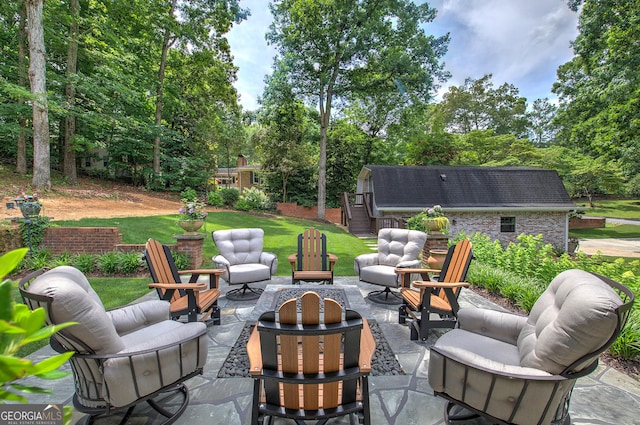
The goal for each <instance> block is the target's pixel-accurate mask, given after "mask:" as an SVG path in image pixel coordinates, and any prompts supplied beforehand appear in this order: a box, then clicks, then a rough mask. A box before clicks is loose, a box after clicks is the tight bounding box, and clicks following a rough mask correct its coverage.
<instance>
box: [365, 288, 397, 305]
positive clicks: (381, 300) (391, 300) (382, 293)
mask: <svg viewBox="0 0 640 425" xmlns="http://www.w3.org/2000/svg"><path fill="white" fill-rule="evenodd" d="M367 298H368V299H370V300H371V301H373V302H374V303H378V304H400V303H401V302H402V297H401V296H400V293H398V292H396V291H392V290H391V288H389V287H388V286H386V287H385V288H384V289H382V290H379V291H371V292H369V294H367Z"/></svg>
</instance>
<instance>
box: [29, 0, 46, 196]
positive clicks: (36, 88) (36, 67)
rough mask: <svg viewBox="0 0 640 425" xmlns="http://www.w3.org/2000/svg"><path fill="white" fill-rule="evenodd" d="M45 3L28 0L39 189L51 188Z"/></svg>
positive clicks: (35, 172)
mask: <svg viewBox="0 0 640 425" xmlns="http://www.w3.org/2000/svg"><path fill="white" fill-rule="evenodd" d="M43 1H44V0H26V2H27V33H28V34H29V82H30V84H31V93H32V94H33V95H34V99H33V181H32V184H33V186H34V188H35V189H37V190H42V189H50V188H51V167H50V163H51V158H50V155H49V115H48V103H47V75H46V54H45V45H44V24H43V21H42V5H43Z"/></svg>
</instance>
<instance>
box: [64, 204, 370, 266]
mask: <svg viewBox="0 0 640 425" xmlns="http://www.w3.org/2000/svg"><path fill="white" fill-rule="evenodd" d="M177 219H178V215H168V216H155V217H129V218H111V219H98V218H93V219H81V220H77V221H56V222H54V223H53V224H54V225H57V226H63V227H74V226H79V227H118V228H119V229H120V232H121V233H122V242H123V243H133V244H139V243H145V242H146V241H147V239H148V238H154V239H157V240H159V241H160V242H162V243H166V244H169V243H174V242H175V239H174V238H173V236H175V235H178V234H181V233H182V229H180V228H179V227H178V225H177V224H176V222H177ZM312 226H313V227H315V228H317V229H319V230H320V231H321V232H323V233H325V234H326V235H327V249H328V251H329V252H331V253H333V254H335V255H337V256H338V262H337V264H336V269H335V273H336V275H337V276H354V275H355V272H354V270H353V260H354V258H355V257H356V256H357V255H359V254H363V253H367V252H371V250H370V249H369V248H368V247H367V246H366V245H365V241H364V240H361V239H359V238H357V237H355V236H353V235H351V234H350V233H347V232H346V231H344V230H343V229H342V228H340V227H338V226H336V225H335V224H331V223H320V222H317V221H312V220H302V219H296V218H291V217H281V216H273V215H266V214H252V213H244V212H239V211H223V212H212V213H209V217H208V218H207V221H206V222H205V226H204V227H203V228H202V229H201V231H202V232H203V234H205V235H206V236H205V239H204V246H203V253H204V258H205V264H204V265H203V267H213V262H212V261H211V258H212V257H213V256H214V255H216V254H217V253H218V252H217V249H216V248H215V245H214V243H213V240H212V238H211V232H212V231H214V230H220V229H234V228H242V227H259V228H262V229H263V230H264V233H265V240H264V251H268V252H273V253H274V254H276V255H277V256H278V272H277V275H279V276H286V275H290V274H291V267H290V266H289V263H288V262H287V257H288V256H289V254H292V253H294V252H296V251H297V244H298V234H300V233H302V232H303V231H304V229H306V228H308V227H312Z"/></svg>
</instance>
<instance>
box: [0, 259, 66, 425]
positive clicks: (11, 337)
mask: <svg viewBox="0 0 640 425" xmlns="http://www.w3.org/2000/svg"><path fill="white" fill-rule="evenodd" d="M27 252H28V249H26V248H23V249H18V250H15V251H10V252H8V253H6V254H4V255H3V256H2V257H0V279H4V277H5V276H7V275H8V274H9V273H10V272H11V271H12V270H14V269H15V268H16V266H17V265H18V264H19V263H20V261H21V260H22V258H23V257H24V256H25V254H26V253H27ZM11 290H12V283H11V281H10V280H9V279H6V280H4V281H2V283H0V382H1V383H2V388H1V389H0V403H4V401H17V402H20V403H27V402H28V400H27V398H26V397H25V396H24V395H22V394H20V393H27V394H29V393H40V394H50V393H51V391H50V390H47V389H44V388H39V387H35V386H29V385H23V384H20V383H19V382H18V381H19V380H20V379H24V378H26V377H28V376H37V377H38V378H41V379H59V378H62V377H64V376H67V375H68V374H69V373H68V372H62V371H59V370H57V369H58V368H59V367H60V366H62V365H63V364H64V363H65V362H66V361H67V360H68V359H69V358H70V357H71V356H72V355H73V353H72V352H69V353H63V354H58V355H55V356H52V357H49V358H48V359H46V360H43V361H41V362H39V363H33V362H32V361H31V360H29V359H26V358H21V357H18V356H16V353H17V351H18V350H19V349H20V347H22V346H24V345H26V344H29V343H31V342H34V341H39V340H42V339H46V338H49V337H51V336H52V335H53V334H55V333H56V332H58V331H59V330H61V329H64V328H66V327H68V326H71V325H74V324H75V323H72V322H70V323H64V324H61V325H57V326H44V325H45V318H46V312H45V311H44V309H43V308H38V309H36V310H33V311H31V310H30V309H29V307H27V306H26V305H24V304H18V303H14V302H13V301H12V297H11ZM72 413H73V410H72V409H71V406H64V422H65V423H68V422H69V421H70V420H71V415H72Z"/></svg>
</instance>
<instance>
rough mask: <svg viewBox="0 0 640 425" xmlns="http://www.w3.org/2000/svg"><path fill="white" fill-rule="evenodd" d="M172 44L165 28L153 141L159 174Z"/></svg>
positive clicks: (174, 6)
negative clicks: (165, 97)
mask: <svg viewBox="0 0 640 425" xmlns="http://www.w3.org/2000/svg"><path fill="white" fill-rule="evenodd" d="M176 3H177V0H172V1H171V9H170V10H169V15H171V16H173V11H174V10H175V8H176ZM172 44H173V41H172V40H171V30H170V29H169V28H167V29H166V30H165V31H164V37H163V38H162V55H161V57H160V67H159V68H158V88H157V90H156V116H155V118H156V120H155V124H156V132H158V133H157V134H156V137H155V138H154V140H153V172H154V173H156V174H160V133H159V131H160V126H161V125H162V108H163V106H164V103H163V100H162V96H163V91H164V71H165V67H166V66H167V53H168V51H169V47H171V45H172Z"/></svg>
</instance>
